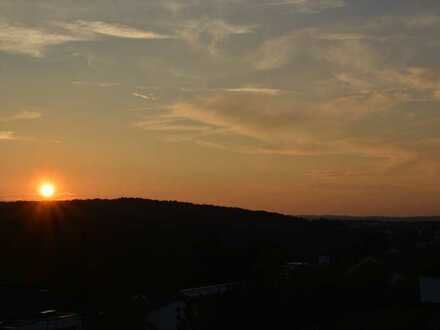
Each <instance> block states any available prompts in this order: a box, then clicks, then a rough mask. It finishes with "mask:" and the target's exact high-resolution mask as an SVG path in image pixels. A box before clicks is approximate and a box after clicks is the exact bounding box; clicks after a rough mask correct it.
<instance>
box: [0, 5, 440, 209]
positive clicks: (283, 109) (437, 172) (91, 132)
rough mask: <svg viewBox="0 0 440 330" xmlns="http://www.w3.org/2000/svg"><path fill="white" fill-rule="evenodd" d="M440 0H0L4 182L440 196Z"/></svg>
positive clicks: (334, 203) (258, 204)
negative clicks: (47, 181)
mask: <svg viewBox="0 0 440 330" xmlns="http://www.w3.org/2000/svg"><path fill="white" fill-rule="evenodd" d="M439 14H440V2H439V1H438V0H432V1H431V0H423V1H414V0H186V1H177V0H160V1H159V0H157V1H153V0H93V1H90V0H36V1H28V0H0V199H1V200H16V199H35V198H37V197H38V196H37V195H36V193H37V191H36V187H37V185H38V182H41V181H42V180H51V181H53V182H54V183H55V184H56V185H57V187H58V198H60V199H71V198H96V197H99V198H117V197H122V196H128V197H145V198H153V199H161V200H182V201H190V202H195V203H206V204H218V205H227V206H238V207H243V208H250V209H265V210H272V211H277V212H283V213H289V214H351V215H399V216H410V215H433V214H440V203H438V200H439V197H440V153H439V152H438V151H439V148H440V129H439V128H440V113H439V110H440V109H439V106H440V41H439V39H438V36H439V35H440V16H439Z"/></svg>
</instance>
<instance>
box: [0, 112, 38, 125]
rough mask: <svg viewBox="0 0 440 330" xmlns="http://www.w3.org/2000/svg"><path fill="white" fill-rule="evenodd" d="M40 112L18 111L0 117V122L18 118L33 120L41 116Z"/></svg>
mask: <svg viewBox="0 0 440 330" xmlns="http://www.w3.org/2000/svg"><path fill="white" fill-rule="evenodd" d="M41 116H42V115H41V113H40V112H36V111H27V110H24V111H20V112H17V113H15V114H12V115H10V116H5V117H0V122H9V121H18V120H35V119H39V118H41Z"/></svg>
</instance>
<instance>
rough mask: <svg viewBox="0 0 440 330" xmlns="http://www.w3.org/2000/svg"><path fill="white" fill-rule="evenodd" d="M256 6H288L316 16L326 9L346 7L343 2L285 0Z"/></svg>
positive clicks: (329, 0) (341, 0) (334, 0)
mask: <svg viewBox="0 0 440 330" xmlns="http://www.w3.org/2000/svg"><path fill="white" fill-rule="evenodd" d="M258 6H290V7H292V8H293V10H295V11H297V12H299V13H303V14H317V13H320V12H322V11H325V10H328V9H336V8H342V7H345V6H347V3H346V2H345V0H287V1H274V2H263V3H260V4H258Z"/></svg>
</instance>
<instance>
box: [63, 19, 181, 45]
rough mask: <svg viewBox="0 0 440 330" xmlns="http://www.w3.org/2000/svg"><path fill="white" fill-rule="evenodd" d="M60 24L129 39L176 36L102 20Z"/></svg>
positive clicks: (77, 31)
mask: <svg viewBox="0 0 440 330" xmlns="http://www.w3.org/2000/svg"><path fill="white" fill-rule="evenodd" d="M57 25H58V26H60V27H62V28H64V29H66V30H70V31H72V32H73V33H83V34H95V35H104V36H109V37H116V38H128V39H146V40H152V39H174V38H176V37H175V36H171V35H166V34H161V33H156V32H153V31H146V30H142V29H137V28H133V27H130V26H127V25H123V24H116V23H106V22H102V21H83V20H78V21H75V22H73V23H58V24H57Z"/></svg>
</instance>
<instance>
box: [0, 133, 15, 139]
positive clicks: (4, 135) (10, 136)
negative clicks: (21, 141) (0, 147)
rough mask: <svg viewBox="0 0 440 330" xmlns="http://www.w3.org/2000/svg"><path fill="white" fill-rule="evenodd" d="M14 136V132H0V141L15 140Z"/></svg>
mask: <svg viewBox="0 0 440 330" xmlns="http://www.w3.org/2000/svg"><path fill="white" fill-rule="evenodd" d="M15 139H16V136H15V134H14V132H10V131H0V141H10V140H15Z"/></svg>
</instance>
